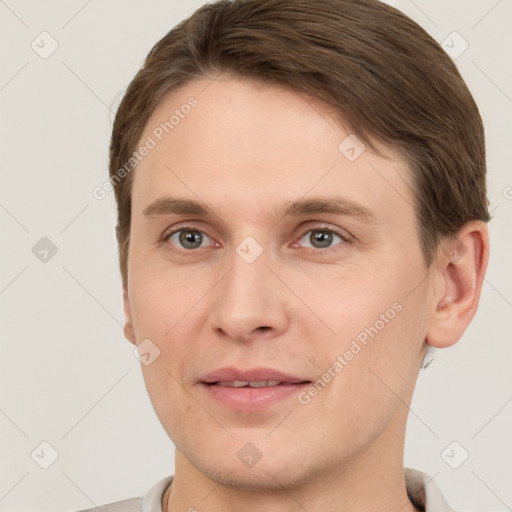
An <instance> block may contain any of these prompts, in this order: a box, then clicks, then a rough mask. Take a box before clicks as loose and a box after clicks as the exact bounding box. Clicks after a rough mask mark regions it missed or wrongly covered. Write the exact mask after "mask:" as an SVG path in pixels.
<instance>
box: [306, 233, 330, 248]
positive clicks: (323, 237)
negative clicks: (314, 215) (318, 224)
mask: <svg viewBox="0 0 512 512" xmlns="http://www.w3.org/2000/svg"><path fill="white" fill-rule="evenodd" d="M309 238H310V241H311V244H312V245H313V247H317V248H321V247H329V245H331V242H332V233H330V232H329V231H313V232H312V233H311V235H310V237H309Z"/></svg>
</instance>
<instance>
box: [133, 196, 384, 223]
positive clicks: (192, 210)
mask: <svg viewBox="0 0 512 512" xmlns="http://www.w3.org/2000/svg"><path fill="white" fill-rule="evenodd" d="M272 213H273V217H274V218H280V217H298V216H301V215H311V214H318V213H331V214H335V215H343V216H348V217H355V218H357V219H359V220H362V221H364V222H367V223H369V224H377V217H376V216H375V214H374V213H373V212H372V211H371V210H370V209H369V208H367V207H366V206H363V205H361V204H359V203H355V202H353V201H349V200H348V199H345V198H341V197H335V198H328V199H327V198H312V199H298V200H296V201H286V202H285V203H284V204H282V205H281V206H280V207H279V208H277V209H274V210H273V212H272ZM173 214H175V215H197V216H200V217H215V216H216V214H215V213H214V212H213V211H212V210H211V209H210V208H208V207H207V206H206V205H205V204H204V203H201V202H198V201H193V200H190V199H177V198H172V197H161V198H158V199H155V200H154V201H153V202H152V203H151V204H150V205H149V206H148V207H146V208H145V209H144V210H143V212H142V215H143V216H145V217H153V216H160V215H173Z"/></svg>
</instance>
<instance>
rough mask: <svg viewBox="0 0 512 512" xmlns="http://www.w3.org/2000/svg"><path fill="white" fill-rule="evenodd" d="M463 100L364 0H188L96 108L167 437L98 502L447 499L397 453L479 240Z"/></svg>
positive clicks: (471, 294)
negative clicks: (165, 460)
mask: <svg viewBox="0 0 512 512" xmlns="http://www.w3.org/2000/svg"><path fill="white" fill-rule="evenodd" d="M485 172H486V171H485V151H484V134H483V127H482V122H481V119H480V116H479V113H478V109H477V107H476V105H475V103H474V101H473V99H472V97H471V94H470V93H469V91H468V89H467V87H466V86H465V84H464V82H463V80H462V78H461V77H460V75H459V73H458V71H457V69H456V67H455V66H454V64H453V63H452V61H451V60H450V59H449V57H448V56H447V55H445V54H444V52H443V51H442V49H441V48H440V47H439V45H438V44H437V43H436V42H435V41H434V40H433V39H432V38H431V37H430V36H429V35H427V34H426V33H425V32H424V31H423V30H422V29H421V28H420V27H419V26H418V25H416V24H415V23H414V22H412V21H411V20H409V19H408V18H407V17H405V16H404V15H402V14H401V13H400V12H398V11H397V10H395V9H393V8H391V7H389V6H387V5H385V4H382V3H380V2H378V1H376V0H357V1H356V0H315V1H313V0H234V1H221V2H214V3H210V4H207V5H205V6H204V7H202V8H201V9H199V10H198V11H196V13H194V14H193V15H192V16H191V17H190V18H189V19H188V20H185V21H184V22H182V23H181V24H180V25H178V26H177V27H175V28H174V29H173V30H171V31H170V32H169V33H168V34H167V35H166V36H165V37H164V38H163V39H162V40H161V41H159V42H158V43H157V44H156V45H155V47H154V48H153V49H152V50H151V52H150V53H149V55H148V57H147V59H146V61H145V63H144V66H143V67H142V69H141V70H140V71H139V73H138V74H137V76H136V77H135V78H134V79H133V81H132V82H131V84H130V86H129V87H128V89H127V92H126V94H125V96H124V99H123V101H122V103H121V105H120V107H119V110H118V112H117V114H116V119H115V122H114V127H113V133H112V140H111V154H110V177H111V183H112V186H113V187H114V189H115V193H116V200H117V206H118V226H117V236H118V242H119V250H120V266H121V273H122V277H123V286H124V306H125V312H126V325H125V335H126V337H127V339H128V340H129V341H131V342H132V343H133V344H134V345H136V346H137V347H138V348H139V354H140V357H141V361H142V362H143V365H142V369H143V374H144V378H145V382H146V386H147V389H148V392H149V396H150V398H151V400H152V403H153V406H154V408H155V411H156V413H157V415H158V417H159V419H160V421H161V423H162V425H163V427H164V429H165V430H166V432H167V433H168V435H169V437H170V438H171V440H172V441H173V442H174V444H175V446H176V465H175V472H174V475H173V477H169V478H166V479H164V480H162V481H161V482H159V483H158V484H157V485H156V486H155V487H154V488H153V489H152V490H151V491H150V492H149V493H148V494H147V495H146V496H145V497H144V499H140V498H138V499H132V500H127V501H123V502H118V503H116V504H111V505H108V506H104V507H102V509H103V510H105V511H109V512H113V511H121V510H122V511H139V510H143V511H144V512H150V511H151V512H154V511H160V510H162V511H169V512H174V511H179V510H184V511H185V510H188V511H193V510H198V511H201V510H205V511H208V512H217V511H223V512H226V511H231V510H232V511H235V510H245V511H249V512H250V511H262V510H266V511H287V512H288V511H292V510H293V511H295V510H307V511H322V512H331V511H338V510H343V511H350V512H358V511H368V510H379V511H384V512H385V511H390V512H391V511H393V512H396V511H399V510H400V511H403V512H405V511H413V510H427V511H428V512H438V511H445V510H450V508H449V507H448V505H447V504H446V502H445V501H444V499H443V498H442V496H441V494H440V493H439V490H438V489H437V488H436V487H435V484H434V483H433V482H429V477H428V476H426V475H424V474H423V473H421V472H418V471H413V470H410V469H405V470H404V468H403V444H404V436H405V426H406V420H407V413H408V404H410V401H411V399H412V395H413V391H414V385H415V381H416V378H417V375H418V372H419V370H420V369H421V366H422V363H423V360H424V357H425V353H426V351H427V349H428V347H437V348H442V347H448V346H451V345H453V344H454V343H456V342H457V341H458V340H459V339H460V337H461V336H462V334H463V332H464V330H465V329H466V327H467V326H468V324H469V323H470V321H471V319H472V318H473V316H474V314H475V312H476V310H477V306H478V301H479V297H480V290H481V286H482V280H483V276H484V274H485V270H486V267H487V261H488V246H489V243H488V235H487V226H486V222H487V221H488V220H489V213H488V210H487V206H488V201H487V198H486V185H485Z"/></svg>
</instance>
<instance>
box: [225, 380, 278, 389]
mask: <svg viewBox="0 0 512 512" xmlns="http://www.w3.org/2000/svg"><path fill="white" fill-rule="evenodd" d="M280 383H281V381H279V380H256V381H247V380H233V381H227V380H224V381H221V382H217V386H226V387H229V388H243V387H244V386H249V387H251V388H264V387H271V386H278V385H279V384H280Z"/></svg>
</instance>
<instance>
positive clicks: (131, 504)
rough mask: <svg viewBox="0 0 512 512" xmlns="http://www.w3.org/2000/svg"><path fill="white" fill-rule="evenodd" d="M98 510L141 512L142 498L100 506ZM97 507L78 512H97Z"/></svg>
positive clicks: (103, 511)
mask: <svg viewBox="0 0 512 512" xmlns="http://www.w3.org/2000/svg"><path fill="white" fill-rule="evenodd" d="M99 509H100V510H101V511H102V512H141V510H142V498H131V499H128V500H122V501H116V502H115V503H109V504H108V505H101V507H99ZM97 511H98V507H93V508H88V509H85V510H79V511H78V512H97Z"/></svg>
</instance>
